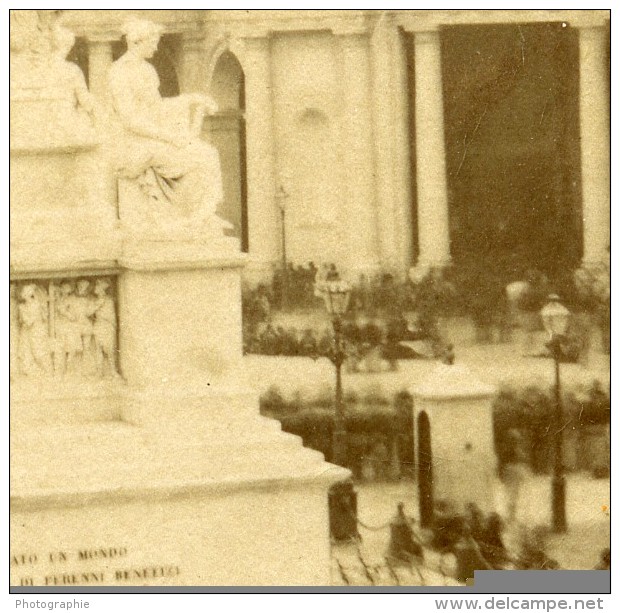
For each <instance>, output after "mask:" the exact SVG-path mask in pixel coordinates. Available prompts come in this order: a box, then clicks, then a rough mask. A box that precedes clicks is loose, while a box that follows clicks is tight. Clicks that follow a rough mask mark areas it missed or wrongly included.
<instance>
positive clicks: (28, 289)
mask: <svg viewBox="0 0 620 613" xmlns="http://www.w3.org/2000/svg"><path fill="white" fill-rule="evenodd" d="M19 295H20V297H21V299H22V300H23V301H24V302H31V301H33V300H34V299H35V298H36V295H37V288H36V286H35V285H33V284H32V283H28V284H27V285H24V286H23V287H22V289H21V292H20V293H19Z"/></svg>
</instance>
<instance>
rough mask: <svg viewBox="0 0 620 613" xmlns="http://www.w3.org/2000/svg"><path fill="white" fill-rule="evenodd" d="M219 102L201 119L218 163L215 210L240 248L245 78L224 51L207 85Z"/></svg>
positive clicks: (244, 234)
mask: <svg viewBox="0 0 620 613" xmlns="http://www.w3.org/2000/svg"><path fill="white" fill-rule="evenodd" d="M209 92H210V94H211V96H212V97H213V98H214V99H215V101H216V102H217V104H218V106H219V110H218V112H217V114H216V115H214V116H212V117H209V118H208V119H207V120H206V121H205V132H206V135H207V136H208V139H209V140H210V141H211V143H212V144H213V145H214V146H215V147H216V148H217V150H218V152H219V154H220V161H221V164H222V179H223V182H224V202H223V204H222V206H221V208H220V210H219V211H218V212H219V213H220V215H221V216H222V217H224V218H225V219H226V220H227V221H229V222H230V223H232V224H233V225H234V227H235V232H234V234H235V235H236V236H237V237H239V238H240V239H241V249H242V251H245V252H247V250H248V215H247V183H246V144H245V143H246V138H245V117H244V113H245V79H244V75H243V69H242V68H241V65H240V64H239V61H238V60H237V58H236V57H235V56H234V55H233V54H232V53H231V52H230V51H225V52H224V53H222V55H221V56H220V57H219V59H218V61H217V63H216V65H215V69H214V71H213V77H212V79H211V84H210V87H209Z"/></svg>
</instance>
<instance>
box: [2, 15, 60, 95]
mask: <svg viewBox="0 0 620 613" xmlns="http://www.w3.org/2000/svg"><path fill="white" fill-rule="evenodd" d="M60 13H61V11H50V10H30V9H19V10H12V11H10V14H9V15H10V34H9V39H10V43H9V44H10V49H11V56H10V65H11V94H13V93H15V92H17V91H20V92H21V93H22V94H24V95H25V96H26V97H27V96H29V95H31V96H37V95H39V92H40V90H42V89H45V88H46V87H48V86H49V85H50V84H51V82H52V75H51V74H50V65H51V62H52V59H53V49H54V41H53V38H54V37H53V31H54V29H55V28H56V27H57V25H58V19H59V16H60Z"/></svg>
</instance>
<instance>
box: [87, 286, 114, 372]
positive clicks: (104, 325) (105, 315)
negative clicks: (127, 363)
mask: <svg viewBox="0 0 620 613" xmlns="http://www.w3.org/2000/svg"><path fill="white" fill-rule="evenodd" d="M109 289H110V282H109V281H108V280H107V279H97V281H95V289H94V293H95V310H94V314H93V318H94V323H93V335H94V338H95V352H96V362H97V372H98V373H99V374H100V375H102V376H104V375H106V374H113V373H114V372H116V368H115V365H114V361H115V358H114V354H115V349H116V311H115V308H114V300H113V299H112V297H111V296H110V295H109V294H108V290H109Z"/></svg>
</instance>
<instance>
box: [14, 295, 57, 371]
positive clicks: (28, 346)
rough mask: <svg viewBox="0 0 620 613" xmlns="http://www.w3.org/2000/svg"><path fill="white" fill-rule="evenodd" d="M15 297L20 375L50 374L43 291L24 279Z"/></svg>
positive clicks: (45, 301) (45, 305)
mask: <svg viewBox="0 0 620 613" xmlns="http://www.w3.org/2000/svg"><path fill="white" fill-rule="evenodd" d="M19 299H20V302H19V305H18V325H19V340H18V348H17V355H18V361H19V372H20V373H21V374H24V375H34V374H39V375H40V374H50V373H51V371H52V363H51V355H50V346H49V336H48V309H47V298H46V296H45V293H44V292H43V291H42V290H41V289H40V288H39V287H38V286H37V285H35V284H34V283H28V284H27V285H24V286H23V287H22V288H21V290H20V292H19Z"/></svg>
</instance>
